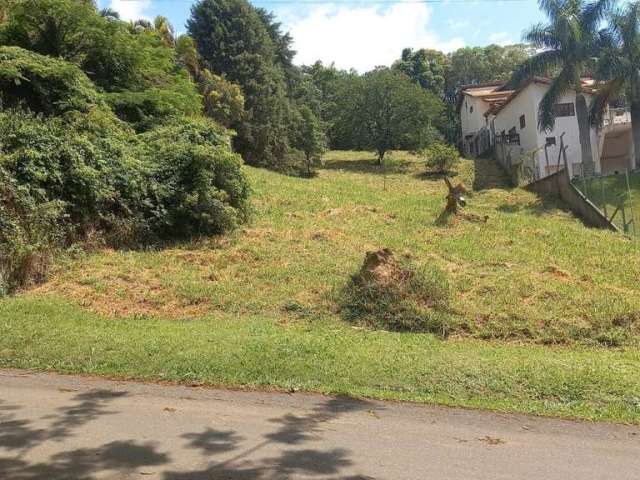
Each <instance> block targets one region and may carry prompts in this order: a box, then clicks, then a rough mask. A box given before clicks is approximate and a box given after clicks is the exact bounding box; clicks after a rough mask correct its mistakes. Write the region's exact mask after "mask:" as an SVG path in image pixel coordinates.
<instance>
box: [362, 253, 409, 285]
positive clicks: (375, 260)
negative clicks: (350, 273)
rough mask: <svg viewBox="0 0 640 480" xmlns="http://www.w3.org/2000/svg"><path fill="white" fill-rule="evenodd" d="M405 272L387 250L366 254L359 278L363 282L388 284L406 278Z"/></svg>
mask: <svg viewBox="0 0 640 480" xmlns="http://www.w3.org/2000/svg"><path fill="white" fill-rule="evenodd" d="M408 273H409V272H407V270H403V268H402V267H401V266H400V262H398V260H397V259H396V257H395V256H394V255H393V252H392V251H391V250H389V249H388V248H382V249H380V250H375V251H373V252H367V255H366V256H365V259H364V263H363V264H362V267H361V268H360V272H359V274H358V275H359V276H360V278H362V279H363V280H364V281H367V282H376V283H380V284H385V285H387V284H389V283H391V282H393V281H399V280H403V279H405V278H407V276H408Z"/></svg>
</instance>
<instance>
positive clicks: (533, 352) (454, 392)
mask: <svg viewBox="0 0 640 480" xmlns="http://www.w3.org/2000/svg"><path fill="white" fill-rule="evenodd" d="M245 168H246V171H247V173H248V175H249V178H250V180H251V184H252V185H253V188H254V196H253V203H254V209H255V211H254V214H253V220H252V223H251V224H250V225H248V226H246V227H245V228H243V229H241V230H239V231H237V232H236V233H234V234H233V235H231V236H227V237H221V238H212V239H210V240H206V241H200V242H197V243H190V244H179V245H174V246H170V247H168V248H166V249H164V250H158V251H113V250H100V249H98V250H96V251H95V252H94V253H90V254H77V255H76V256H71V255H70V256H69V257H67V258H66V259H63V260H60V262H59V263H58V264H57V266H56V268H55V269H54V272H53V274H52V276H51V278H50V280H49V281H48V282H47V283H45V284H43V285H41V286H39V287H37V288H33V289H31V290H29V291H25V292H22V293H21V294H19V295H18V296H16V297H14V298H10V299H4V300H1V301H0V322H2V325H3V326H4V328H5V329H7V330H6V331H8V332H9V335H3V336H2V338H1V339H0V365H2V366H16V367H36V368H52V369H56V370H62V371H82V372H88V373H106V374H110V375H117V376H134V377H141V378H154V379H164V380H179V381H196V382H205V383H209V384H224V385H254V386H256V385H261V386H270V387H278V388H295V389H298V388H301V389H310V390H320V391H326V392H341V393H350V394H358V395H368V396H375V397H383V398H398V399H410V400H420V401H436V402H440V403H446V404H456V405H470V406H483V407H488V408H499V409H506V410H517V411H530V412H536V413H544V414H561V415H571V416H582V417H590V418H608V419H623V420H626V421H638V419H640V404H639V403H638V398H640V380H638V377H637V375H636V374H635V373H633V372H636V371H637V367H638V365H640V356H639V355H640V352H639V351H638V349H637V343H638V339H639V338H640V313H639V312H640V296H639V295H637V291H638V285H637V279H638V278H640V251H639V249H638V243H637V242H633V241H630V240H629V239H627V238H625V237H623V236H621V235H617V234H614V233H611V232H607V231H599V230H593V229H589V228H586V227H585V226H584V225H583V224H582V223H581V222H580V221H579V220H578V219H576V218H574V217H573V216H572V215H570V214H568V213H565V212H563V211H561V210H560V209H558V208H556V206H554V205H553V204H548V203H544V202H541V201H540V200H539V199H538V198H536V197H535V196H533V195H532V194H529V193H527V192H524V191H522V190H519V189H511V188H509V187H507V186H506V183H505V180H504V178H503V177H502V176H501V174H500V171H499V170H498V169H497V168H496V167H495V166H494V165H493V164H492V163H491V162H490V161H489V160H477V161H476V162H475V163H474V162H472V161H467V160H465V161H464V162H463V164H462V166H461V168H460V169H459V170H460V171H459V174H458V177H459V178H460V179H462V180H463V181H464V182H465V183H466V184H467V185H468V186H470V187H473V193H472V194H471V195H470V197H469V205H468V207H467V208H466V209H465V211H466V212H468V213H469V214H471V215H472V218H470V219H465V218H457V217H456V218H443V216H442V215H441V213H442V209H443V206H444V196H445V193H446V189H445V185H444V183H443V181H442V179H441V178H439V177H436V176H430V175H428V174H425V172H424V168H423V165H422V163H421V162H420V161H419V160H418V159H416V158H415V157H413V156H411V155H408V154H404V153H400V152H397V153H394V154H393V155H392V159H391V160H390V161H389V167H388V170H389V174H388V176H387V179H386V190H383V184H384V183H385V181H384V178H383V175H382V174H381V173H380V171H379V170H378V169H377V167H375V166H374V163H373V158H372V155H371V154H367V153H357V152H349V153H346V152H331V153H329V154H328V155H327V158H326V162H325V166H324V168H322V169H321V170H320V171H319V175H318V176H317V177H315V178H311V179H305V178H294V177H288V176H283V175H279V174H277V173H273V172H269V171H266V170H262V169H255V168H251V167H245ZM485 217H486V221H485ZM380 247H388V248H390V249H391V250H393V251H394V252H396V253H397V254H398V255H406V256H408V257H410V258H412V259H413V260H414V261H415V262H417V263H420V264H427V263H429V264H433V265H436V266H438V267H439V268H441V269H442V270H443V271H444V272H445V273H446V274H447V276H448V279H449V282H450V283H451V286H452V290H453V292H454V295H453V298H452V303H451V309H452V313H453V316H452V322H451V324H450V325H449V327H448V331H447V332H446V334H447V336H448V339H446V340H440V339H438V338H437V337H434V336H433V335H430V334H402V333H386V332H370V331H367V330H363V329H362V328H361V327H355V328H354V327H352V326H351V325H349V324H348V323H346V322H345V321H344V320H343V319H342V318H341V317H340V314H339V312H338V309H337V308H336V304H335V298H336V295H337V294H338V292H339V291H340V289H341V288H342V287H343V286H344V285H345V283H346V282H347V281H348V279H349V276H350V275H351V274H353V273H354V272H355V271H356V270H357V269H358V268H359V266H360V264H361V263H362V260H363V258H364V255H365V253H366V252H367V251H368V250H373V249H376V248H380ZM187 319H188V320H189V321H185V320H187ZM480 339H484V340H480ZM486 339H493V341H491V342H487V341H486ZM545 344H559V345H558V346H545ZM612 346H623V347H624V348H621V349H620V348H611V347H612ZM603 392H606V393H603Z"/></svg>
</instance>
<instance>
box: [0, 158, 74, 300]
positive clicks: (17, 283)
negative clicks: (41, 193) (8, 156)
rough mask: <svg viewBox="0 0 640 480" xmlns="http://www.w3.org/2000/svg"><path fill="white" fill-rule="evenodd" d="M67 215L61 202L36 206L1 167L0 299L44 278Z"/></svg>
mask: <svg viewBox="0 0 640 480" xmlns="http://www.w3.org/2000/svg"><path fill="white" fill-rule="evenodd" d="M1 159H2V157H1V156H0V160H1ZM63 211H64V205H63V203H62V202H60V201H50V202H40V203H38V202H36V201H35V200H34V199H33V198H32V197H31V196H30V195H28V193H26V192H24V190H23V189H21V188H20V187H19V185H18V184H17V182H16V181H15V179H14V178H12V176H11V175H10V174H9V172H8V171H7V170H6V169H5V168H4V165H3V162H2V163H0V297H2V296H3V295H6V294H8V293H10V292H12V291H13V290H15V289H16V288H19V287H22V286H24V285H25V284H26V283H28V282H29V281H32V280H33V281H39V280H42V279H43V278H44V276H45V273H46V271H47V270H48V268H49V265H50V263H51V261H52V258H51V257H52V249H51V246H52V245H54V244H57V243H58V242H59V238H58V236H59V235H60V231H61V228H60V226H61V224H62V223H63V222H64V221H65V218H64V215H63Z"/></svg>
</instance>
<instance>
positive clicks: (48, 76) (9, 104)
mask: <svg viewBox="0 0 640 480" xmlns="http://www.w3.org/2000/svg"><path fill="white" fill-rule="evenodd" d="M100 101H101V100H100V95H99V94H98V93H97V92H96V90H95V88H94V86H93V84H92V83H91V81H90V80H89V79H88V78H87V77H86V76H85V75H84V73H82V71H81V70H80V69H79V68H78V67H76V66H74V65H72V64H70V63H67V62H64V61H62V60H57V59H52V58H48V57H44V56H42V55H38V54H37V53H33V52H29V51H27V50H23V49H22V48H18V47H0V106H2V107H3V108H24V109H29V110H31V111H32V112H38V113H44V114H47V115H52V114H61V113H64V112H66V111H68V110H87V109H88V108H89V106H90V105H93V104H97V103H100Z"/></svg>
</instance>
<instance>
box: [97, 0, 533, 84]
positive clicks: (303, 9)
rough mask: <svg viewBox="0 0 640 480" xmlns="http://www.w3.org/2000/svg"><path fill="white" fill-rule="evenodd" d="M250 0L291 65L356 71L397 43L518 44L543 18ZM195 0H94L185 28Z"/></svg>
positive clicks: (527, 5) (507, 1)
mask: <svg viewBox="0 0 640 480" xmlns="http://www.w3.org/2000/svg"><path fill="white" fill-rule="evenodd" d="M428 1H431V2H438V3H418V2H416V1H415V0H398V1H392V0H368V1H367V0H334V1H333V2H331V1H323V0H312V1H309V0H302V1H299V2H295V1H293V0H275V1H268V0H254V1H253V2H252V3H253V4H254V5H256V6H259V7H263V8H266V9H267V10H271V11H273V12H275V13H276V15H277V17H278V19H279V21H280V22H282V25H283V30H286V31H289V32H290V33H291V35H292V36H293V39H294V49H295V50H296V51H297V52H298V53H297V56H296V58H295V62H296V63H297V64H311V63H313V62H315V61H316V60H322V61H323V63H325V64H329V63H331V62H335V64H336V66H337V67H339V68H345V69H349V68H355V69H356V70H358V71H359V72H365V71H368V70H371V69H372V68H374V67H375V66H378V65H390V64H391V63H392V62H393V61H394V60H395V59H397V58H399V57H400V53H401V52H402V49H403V48H405V47H412V48H435V49H438V50H442V51H444V52H449V51H451V50H455V49H457V48H460V47H464V46H484V45H489V44H491V43H496V44H499V45H507V44H511V43H517V42H519V41H520V39H521V37H522V32H523V31H524V30H525V29H527V28H528V27H529V26H530V25H531V24H533V23H536V22H539V21H542V20H544V18H543V16H542V14H541V13H540V12H539V10H538V7H537V2H536V1H535V0H522V1H517V0H516V1H514V0H428ZM193 3H195V0H99V1H98V4H99V6H100V7H101V8H104V7H111V8H113V9H114V10H117V11H118V12H119V13H120V15H121V17H122V18H123V19H125V20H130V19H138V18H153V17H155V16H156V15H164V16H166V17H168V18H169V20H170V21H171V23H172V24H173V25H174V26H175V27H176V30H177V32H178V33H184V32H185V30H186V27H185V23H186V20H187V18H188V17H189V13H190V9H191V5H192V4H193Z"/></svg>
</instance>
